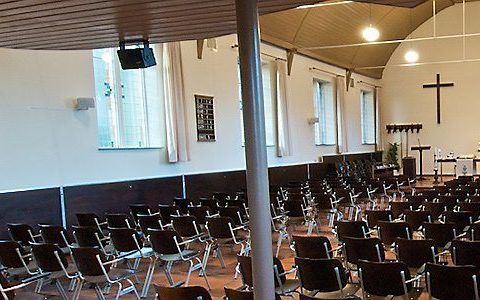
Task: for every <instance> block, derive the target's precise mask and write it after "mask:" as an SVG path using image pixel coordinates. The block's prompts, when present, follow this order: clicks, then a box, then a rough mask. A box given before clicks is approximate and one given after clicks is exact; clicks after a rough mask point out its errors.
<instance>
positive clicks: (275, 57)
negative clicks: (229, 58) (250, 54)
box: [232, 44, 287, 61]
mask: <svg viewBox="0 0 480 300" xmlns="http://www.w3.org/2000/svg"><path fill="white" fill-rule="evenodd" d="M235 48H238V45H237V44H234V45H232V49H235ZM260 54H261V55H265V56H267V57H270V58H273V59H279V60H283V61H287V60H286V59H285V58H282V57H278V56H275V55H272V54H268V53H266V52H260Z"/></svg>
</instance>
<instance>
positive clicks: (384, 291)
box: [358, 260, 412, 297]
mask: <svg viewBox="0 0 480 300" xmlns="http://www.w3.org/2000/svg"><path fill="white" fill-rule="evenodd" d="M358 268H359V274H360V276H361V277H360V280H361V282H362V286H363V288H364V289H365V292H366V293H367V294H369V295H375V296H383V297H386V296H388V295H393V296H400V295H405V294H406V293H405V289H404V285H403V280H402V273H403V276H404V278H405V281H407V280H410V272H409V270H408V267H407V265H406V264H404V263H403V262H372V261H365V260H360V261H359V262H358ZM406 288H407V292H408V291H410V290H411V289H412V283H408V284H406Z"/></svg>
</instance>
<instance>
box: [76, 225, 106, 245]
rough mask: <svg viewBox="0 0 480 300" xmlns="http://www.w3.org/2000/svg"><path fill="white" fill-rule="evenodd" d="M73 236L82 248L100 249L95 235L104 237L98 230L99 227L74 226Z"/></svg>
mask: <svg viewBox="0 0 480 300" xmlns="http://www.w3.org/2000/svg"><path fill="white" fill-rule="evenodd" d="M72 229H73V236H74V237H75V241H76V242H77V244H78V246H80V247H98V246H100V245H99V242H98V239H97V237H96V236H95V234H97V235H98V237H100V238H101V237H102V233H101V232H100V231H99V230H98V227H94V226H72Z"/></svg>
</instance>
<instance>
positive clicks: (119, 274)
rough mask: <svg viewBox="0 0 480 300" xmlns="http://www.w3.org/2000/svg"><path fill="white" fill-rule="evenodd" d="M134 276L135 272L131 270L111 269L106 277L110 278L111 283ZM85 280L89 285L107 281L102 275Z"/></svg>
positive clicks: (88, 277) (87, 277) (86, 277)
mask: <svg viewBox="0 0 480 300" xmlns="http://www.w3.org/2000/svg"><path fill="white" fill-rule="evenodd" d="M134 274H135V270H132V269H119V268H113V269H111V270H110V271H109V272H108V277H110V279H111V280H112V281H120V280H122V279H125V278H128V277H131V276H133V275H134ZM85 280H86V281H88V282H91V283H104V282H106V281H107V279H106V278H105V276H103V275H100V276H85Z"/></svg>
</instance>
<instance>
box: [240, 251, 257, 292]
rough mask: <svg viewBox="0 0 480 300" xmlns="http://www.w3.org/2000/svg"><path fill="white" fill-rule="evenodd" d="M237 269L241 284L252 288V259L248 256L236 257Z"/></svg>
mask: <svg viewBox="0 0 480 300" xmlns="http://www.w3.org/2000/svg"><path fill="white" fill-rule="evenodd" d="M237 260H238V267H239V269H240V274H241V275H242V280H243V284H244V285H246V286H248V287H250V288H253V273H252V259H251V257H249V256H244V255H238V256H237Z"/></svg>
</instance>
